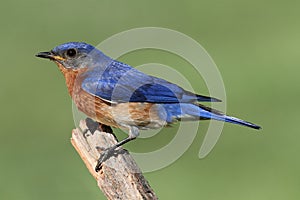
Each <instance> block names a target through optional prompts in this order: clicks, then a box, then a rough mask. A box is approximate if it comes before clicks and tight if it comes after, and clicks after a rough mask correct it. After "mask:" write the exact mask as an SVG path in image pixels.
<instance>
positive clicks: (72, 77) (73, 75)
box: [57, 63, 87, 97]
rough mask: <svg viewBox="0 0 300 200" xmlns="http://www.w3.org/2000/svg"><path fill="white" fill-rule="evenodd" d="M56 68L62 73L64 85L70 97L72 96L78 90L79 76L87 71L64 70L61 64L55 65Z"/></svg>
mask: <svg viewBox="0 0 300 200" xmlns="http://www.w3.org/2000/svg"><path fill="white" fill-rule="evenodd" d="M57 65H58V68H59V69H60V71H61V72H62V73H63V75H64V77H65V79H66V85H67V88H68V91H69V94H70V96H71V97H72V96H73V92H74V91H75V90H77V89H80V84H81V80H80V78H79V77H80V76H79V75H80V74H82V73H83V72H85V71H86V70H87V69H86V68H84V69H78V70H72V69H66V68H64V67H63V66H62V65H61V64H59V63H57Z"/></svg>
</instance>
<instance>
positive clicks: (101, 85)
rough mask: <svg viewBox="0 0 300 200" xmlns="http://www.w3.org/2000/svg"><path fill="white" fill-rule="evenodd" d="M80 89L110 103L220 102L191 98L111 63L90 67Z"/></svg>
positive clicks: (164, 83)
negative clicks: (104, 65)
mask: <svg viewBox="0 0 300 200" xmlns="http://www.w3.org/2000/svg"><path fill="white" fill-rule="evenodd" d="M84 76H85V77H86V78H85V79H84V80H83V82H82V88H83V89H84V90H85V91H86V92H88V93H90V94H92V95H94V96H98V97H100V98H103V99H106V100H108V101H113V102H119V103H120V102H150V103H179V102H181V103H192V102H197V101H214V102H216V101H220V100H218V99H215V98H211V97H206V96H201V95H197V94H193V93H191V92H188V91H186V90H184V89H183V88H181V87H179V86H177V85H175V84H173V83H170V82H168V81H166V80H163V79H160V78H157V77H153V76H149V75H147V74H144V73H142V72H140V71H138V70H136V69H134V68H132V67H131V66H129V65H127V64H124V63H121V62H118V61H114V60H112V61H111V62H110V63H109V65H108V66H106V67H105V68H103V67H94V68H92V69H91V70H89V71H87V72H86V74H84Z"/></svg>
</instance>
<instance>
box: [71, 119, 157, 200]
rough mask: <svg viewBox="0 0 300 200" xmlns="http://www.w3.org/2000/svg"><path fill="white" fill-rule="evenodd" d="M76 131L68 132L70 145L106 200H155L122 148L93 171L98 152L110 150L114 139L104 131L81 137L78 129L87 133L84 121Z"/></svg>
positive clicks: (141, 175) (134, 164) (151, 191)
mask: <svg viewBox="0 0 300 200" xmlns="http://www.w3.org/2000/svg"><path fill="white" fill-rule="evenodd" d="M100 128H101V127H100ZM80 129H81V130H80ZM80 129H79V128H77V129H74V130H73V131H72V138H71V143H72V145H73V146H74V148H75V149H76V151H77V152H78V153H79V155H80V157H81V159H82V160H83V161H84V163H85V165H86V166H87V168H88V170H89V171H90V173H91V174H92V176H93V177H94V178H95V179H96V181H97V183H98V187H99V188H100V189H101V190H102V192H103V193H104V195H105V196H106V197H107V199H126V200H127V199H130V200H136V199H146V200H148V199H158V198H157V197H156V195H155V193H154V191H153V190H152V188H151V187H150V185H149V183H148V181H147V180H146V179H145V177H144V176H143V174H142V172H141V170H140V169H139V167H138V166H137V164H136V162H135V161H134V160H133V158H132V156H131V155H130V154H129V153H128V152H127V151H126V150H124V149H122V148H120V149H119V150H118V153H117V155H113V156H112V157H110V158H109V159H108V160H106V161H105V162H104V163H103V164H102V168H101V170H100V171H99V172H95V169H94V168H95V166H96V163H97V159H98V158H99V151H101V150H99V149H105V148H107V147H110V146H112V145H114V144H115V143H117V140H116V138H115V136H114V135H113V133H112V132H111V133H107V132H108V131H107V132H100V131H98V130H96V131H95V132H94V133H93V134H92V133H91V132H90V131H88V132H87V133H85V134H83V131H82V130H87V126H86V123H85V121H81V122H80ZM102 131H103V129H102ZM105 131H106V130H105Z"/></svg>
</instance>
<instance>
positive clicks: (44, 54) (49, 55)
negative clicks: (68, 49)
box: [35, 52, 54, 59]
mask: <svg viewBox="0 0 300 200" xmlns="http://www.w3.org/2000/svg"><path fill="white" fill-rule="evenodd" d="M35 56H36V57H40V58H48V59H53V57H54V55H53V53H52V52H40V53H38V54H36V55H35Z"/></svg>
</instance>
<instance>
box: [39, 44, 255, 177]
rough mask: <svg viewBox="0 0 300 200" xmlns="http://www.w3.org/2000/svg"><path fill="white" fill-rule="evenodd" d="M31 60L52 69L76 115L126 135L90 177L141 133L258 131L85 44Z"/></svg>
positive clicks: (67, 46) (104, 155) (63, 47)
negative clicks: (228, 126)
mask: <svg viewBox="0 0 300 200" xmlns="http://www.w3.org/2000/svg"><path fill="white" fill-rule="evenodd" d="M36 56H37V57H41V58H48V59H50V60H52V61H54V62H55V63H56V64H57V65H58V68H59V69H60V71H61V72H62V73H63V75H64V77H65V79H66V84H67V88H68V91H69V94H70V95H71V97H72V99H73V101H74V103H75V104H76V106H77V107H78V109H79V110H80V111H82V112H83V113H85V114H86V115H87V116H88V117H90V118H91V119H93V120H95V121H96V122H99V123H101V124H104V125H107V126H112V127H118V128H125V129H128V130H129V133H128V137H127V138H126V139H124V140H122V141H120V142H118V143H117V144H116V145H114V146H112V147H110V148H108V149H106V150H105V151H104V152H103V153H102V155H101V156H100V158H99V161H98V164H97V166H96V171H98V170H99V168H100V165H101V163H102V162H103V161H105V160H106V159H108V157H109V155H110V154H111V153H112V152H113V151H114V150H115V149H116V148H117V147H119V146H121V145H123V144H125V143H127V142H129V141H131V140H133V139H135V138H136V137H137V136H138V135H139V130H141V129H156V128H161V127H163V126H167V125H170V124H172V123H174V122H176V121H180V120H187V121H189V120H202V119H214V120H219V121H224V122H230V123H233V124H239V125H243V126H247V127H250V128H254V129H260V127H259V126H258V125H255V124H252V123H250V122H246V121H243V120H241V119H238V118H235V117H231V116H227V115H225V114H223V113H221V112H220V111H217V110H214V109H211V108H209V107H206V106H204V105H201V104H199V102H220V100H219V99H216V98H212V97H208V96H202V95H199V94H194V93H192V92H189V91H186V90H184V89H183V88H181V87H179V86H178V85H175V84H173V83H170V82H168V81H166V80H164V79H160V78H157V77H153V76H149V75H147V74H144V73H142V72H140V71H138V70H137V69H135V68H133V67H131V66H129V65H127V64H124V63H121V62H119V61H116V60H114V59H112V58H110V57H108V56H106V55H105V54H104V53H102V52H101V51H100V50H98V49H96V48H95V47H93V46H92V45H89V44H86V43H82V42H69V43H65V44H62V45H59V46H57V47H55V48H54V49H52V50H51V51H49V52H40V53H38V54H37V55H36Z"/></svg>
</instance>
